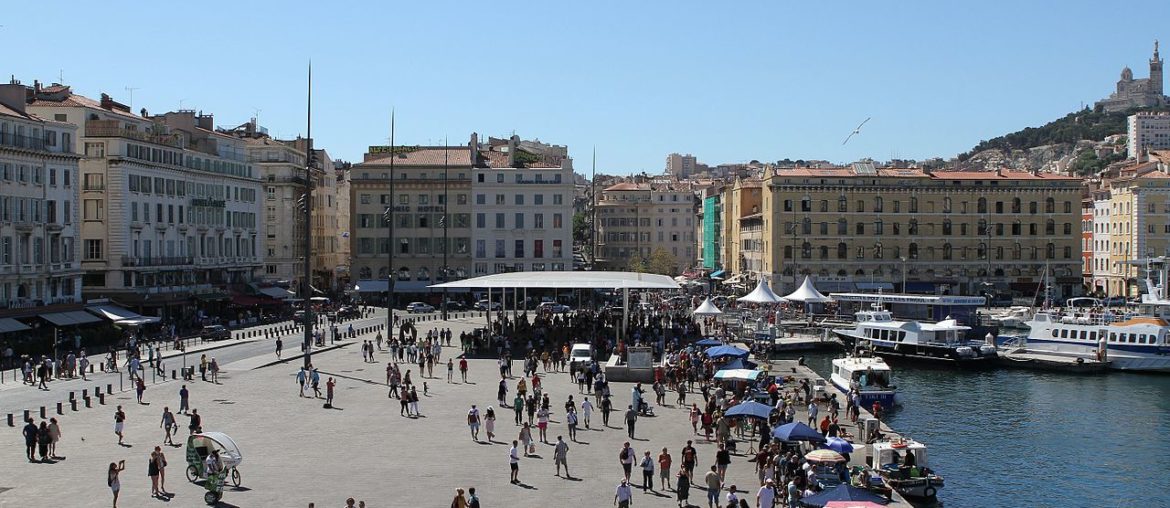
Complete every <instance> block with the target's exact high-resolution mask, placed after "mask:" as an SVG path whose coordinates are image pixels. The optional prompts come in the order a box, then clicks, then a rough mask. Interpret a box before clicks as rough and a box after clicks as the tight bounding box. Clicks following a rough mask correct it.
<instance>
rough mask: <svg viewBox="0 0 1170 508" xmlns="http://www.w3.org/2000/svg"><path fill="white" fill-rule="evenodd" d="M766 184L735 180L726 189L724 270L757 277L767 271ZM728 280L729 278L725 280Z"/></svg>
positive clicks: (724, 202)
mask: <svg viewBox="0 0 1170 508" xmlns="http://www.w3.org/2000/svg"><path fill="white" fill-rule="evenodd" d="M763 197H764V196H763V184H762V183H761V182H760V180H741V179H739V178H736V179H735V182H734V183H733V184H732V185H729V186H728V187H726V188H725V189H724V190H723V199H722V203H723V217H724V219H723V224H724V230H723V238H724V239H725V241H724V242H723V245H722V247H723V259H724V260H725V263H724V267H725V268H727V269H728V270H730V272H732V273H736V274H747V275H749V276H750V278H753V279H754V278H755V277H756V275H757V274H759V273H761V272H763V271H764V264H765V263H764V255H765V252H764V243H765V240H766V238H765V235H766V234H765V230H764V225H765V224H766V223H767V222H768V220H769V218H768V217H765V216H764V213H763V208H762V207H763ZM725 280H727V279H725Z"/></svg>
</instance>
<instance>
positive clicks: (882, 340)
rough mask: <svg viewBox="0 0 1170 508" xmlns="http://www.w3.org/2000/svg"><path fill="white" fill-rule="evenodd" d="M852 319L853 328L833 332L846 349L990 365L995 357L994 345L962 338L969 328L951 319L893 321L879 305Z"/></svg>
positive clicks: (890, 315) (883, 354) (880, 354)
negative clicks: (860, 347) (853, 348)
mask: <svg viewBox="0 0 1170 508" xmlns="http://www.w3.org/2000/svg"><path fill="white" fill-rule="evenodd" d="M855 316H856V319H857V322H856V324H855V325H854V328H852V329H843V328H835V329H833V333H834V334H835V335H837V337H838V338H840V339H841V341H843V342H844V343H845V344H846V345H847V346H849V347H854V346H868V347H869V348H870V349H871V350H872V351H873V353H874V354H876V355H879V356H883V357H887V358H889V357H895V358H905V359H913V360H928V361H934V362H949V363H961V364H983V363H990V362H987V360H994V359H995V357H996V348H995V346H994V345H992V344H983V343H980V342H974V341H968V340H967V339H966V337H965V336H966V333H967V331H968V330H970V329H971V328H970V327H968V326H963V325H960V324H959V323H958V322H956V321H955V320H953V319H944V320H942V321H939V322H938V323H922V322H918V321H896V320H894V318H893V315H892V314H891V313H890V312H889V311H887V310H884V309H883V308H882V304H881V302H876V303H874V304H873V308H872V309H871V310H863V311H859V312H857V313H856V314H855Z"/></svg>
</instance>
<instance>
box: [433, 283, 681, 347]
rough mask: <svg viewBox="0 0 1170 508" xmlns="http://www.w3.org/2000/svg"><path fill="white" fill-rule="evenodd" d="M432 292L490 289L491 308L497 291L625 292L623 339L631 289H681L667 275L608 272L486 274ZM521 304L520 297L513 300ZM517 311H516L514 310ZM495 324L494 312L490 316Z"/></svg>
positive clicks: (434, 285) (489, 307)
mask: <svg viewBox="0 0 1170 508" xmlns="http://www.w3.org/2000/svg"><path fill="white" fill-rule="evenodd" d="M427 287H429V288H431V289H487V290H488V309H491V300H492V292H493V290H495V289H500V290H503V291H507V290H509V289H511V290H513V292H515V290H517V289H528V288H540V289H620V290H622V330H621V331H622V336H623V337H624V336H625V333H626V331H625V328H626V325H627V324H628V321H629V308H630V301H629V300H630V290H631V289H679V285H678V283H677V282H675V281H674V279H672V278H670V277H669V276H666V275H656V274H652V273H636V272H607V271H581V272H578V271H555V272H509V273H497V274H494V275H484V276H482V277H474V278H470V279H463V280H456V281H451V282H444V283H442V284H433V285H431V286H427ZM513 301H515V302H519V301H520V299H519V298H513ZM513 312H515V309H513ZM487 318H488V322H489V323H490V322H491V311H490V310H489V311H488V313H487Z"/></svg>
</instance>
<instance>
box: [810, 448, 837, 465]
mask: <svg viewBox="0 0 1170 508" xmlns="http://www.w3.org/2000/svg"><path fill="white" fill-rule="evenodd" d="M804 460H807V461H809V462H845V457H844V456H843V455H841V454H840V453H837V452H835V451H833V450H828V449H825V448H821V449H819V450H813V451H811V452H808V453H806V454H804Z"/></svg>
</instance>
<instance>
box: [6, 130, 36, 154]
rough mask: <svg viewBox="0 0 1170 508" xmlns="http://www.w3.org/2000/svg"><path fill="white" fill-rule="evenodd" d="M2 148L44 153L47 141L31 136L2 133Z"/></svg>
mask: <svg viewBox="0 0 1170 508" xmlns="http://www.w3.org/2000/svg"><path fill="white" fill-rule="evenodd" d="M0 146H7V147H12V148H24V149H26V150H41V151H43V150H44V149H45V140H43V139H38V138H34V137H31V136H25V135H21V134H13V133H11V132H5V133H0Z"/></svg>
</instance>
